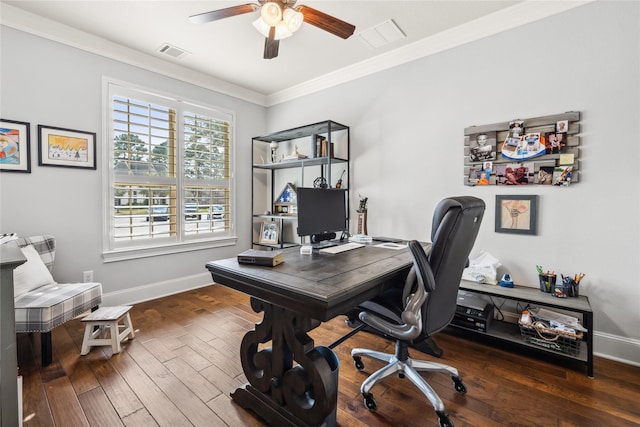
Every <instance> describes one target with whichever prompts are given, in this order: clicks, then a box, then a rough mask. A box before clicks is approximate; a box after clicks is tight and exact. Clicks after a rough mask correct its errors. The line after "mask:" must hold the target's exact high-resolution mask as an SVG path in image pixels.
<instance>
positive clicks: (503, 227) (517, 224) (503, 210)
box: [496, 195, 538, 234]
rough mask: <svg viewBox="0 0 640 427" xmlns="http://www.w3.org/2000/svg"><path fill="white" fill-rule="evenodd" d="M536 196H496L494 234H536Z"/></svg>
mask: <svg viewBox="0 0 640 427" xmlns="http://www.w3.org/2000/svg"><path fill="white" fill-rule="evenodd" d="M537 211H538V196H501V195H497V196H496V233H513V234H536V232H537V230H536V226H537V217H538V215H537Z"/></svg>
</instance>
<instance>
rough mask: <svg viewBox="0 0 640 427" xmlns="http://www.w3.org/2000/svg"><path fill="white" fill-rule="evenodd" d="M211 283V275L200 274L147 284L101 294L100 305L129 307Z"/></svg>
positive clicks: (207, 273)
mask: <svg viewBox="0 0 640 427" xmlns="http://www.w3.org/2000/svg"><path fill="white" fill-rule="evenodd" d="M212 283H213V281H212V279H211V273H209V272H206V273H200V274H195V275H193V276H187V277H179V278H176V279H171V280H165V281H163V282H156V283H149V284H146V285H142V286H137V287H135V288H129V289H124V290H121V291H115V292H107V293H103V294H102V305H105V306H115V305H131V304H135V303H138V302H144V301H149V300H152V299H156V298H162V297H166V296H169V295H173V294H177V293H180V292H185V291H189V290H191V289H197V288H201V287H203V286H208V285H211V284H212Z"/></svg>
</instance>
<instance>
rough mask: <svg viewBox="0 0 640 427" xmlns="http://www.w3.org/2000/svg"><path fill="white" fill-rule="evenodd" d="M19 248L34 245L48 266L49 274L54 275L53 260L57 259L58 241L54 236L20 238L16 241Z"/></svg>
mask: <svg viewBox="0 0 640 427" xmlns="http://www.w3.org/2000/svg"><path fill="white" fill-rule="evenodd" d="M16 242H17V244H18V247H20V248H24V247H25V246H29V245H33V247H34V249H35V250H36V251H37V252H38V254H39V255H40V258H42V262H43V263H44V265H46V266H47V268H48V269H49V272H51V273H53V260H54V259H55V257H56V239H55V237H53V236H49V235H47V234H44V235H42V236H32V237H19V238H18V239H17V240H16Z"/></svg>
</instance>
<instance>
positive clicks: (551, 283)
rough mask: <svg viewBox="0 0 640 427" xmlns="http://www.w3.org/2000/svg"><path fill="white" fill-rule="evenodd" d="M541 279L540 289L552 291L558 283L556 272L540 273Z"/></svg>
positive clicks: (539, 278)
mask: <svg viewBox="0 0 640 427" xmlns="http://www.w3.org/2000/svg"><path fill="white" fill-rule="evenodd" d="M538 280H539V281H540V291H541V292H546V293H550V292H551V291H552V290H553V288H554V287H555V285H556V275H555V274H538Z"/></svg>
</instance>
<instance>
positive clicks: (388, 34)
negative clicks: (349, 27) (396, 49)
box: [358, 19, 407, 48]
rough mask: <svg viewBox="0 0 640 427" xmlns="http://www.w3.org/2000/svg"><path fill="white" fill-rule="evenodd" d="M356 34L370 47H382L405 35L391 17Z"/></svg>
mask: <svg viewBox="0 0 640 427" xmlns="http://www.w3.org/2000/svg"><path fill="white" fill-rule="evenodd" d="M358 36H359V37H360V39H361V40H362V41H364V42H365V43H366V44H367V45H368V46H370V47H372V48H378V47H382V46H384V45H387V44H389V43H393V42H395V41H397V40H400V39H403V38H405V37H407V36H406V35H405V34H404V33H403V32H402V30H401V29H400V27H398V24H396V23H395V22H394V21H393V19H389V20H388V21H384V22H383V23H381V24H378V25H376V26H374V27H371V28H367V29H366V30H363V31H361V32H360V33H359V34H358Z"/></svg>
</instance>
